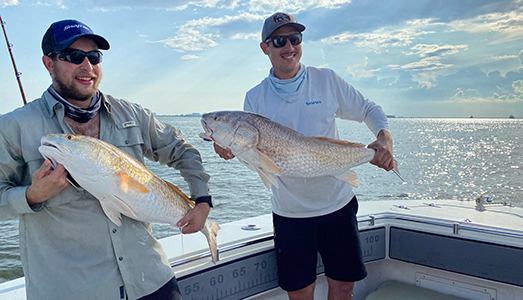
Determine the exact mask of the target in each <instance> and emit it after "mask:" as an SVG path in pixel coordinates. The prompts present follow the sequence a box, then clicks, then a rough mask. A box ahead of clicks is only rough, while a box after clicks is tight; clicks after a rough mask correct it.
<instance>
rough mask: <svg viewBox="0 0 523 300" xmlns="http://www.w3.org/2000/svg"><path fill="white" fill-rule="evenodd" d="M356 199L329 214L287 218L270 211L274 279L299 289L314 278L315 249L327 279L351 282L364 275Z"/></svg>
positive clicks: (284, 288) (288, 287) (286, 289)
mask: <svg viewBox="0 0 523 300" xmlns="http://www.w3.org/2000/svg"><path fill="white" fill-rule="evenodd" d="M357 212H358V201H357V200H356V197H354V198H353V199H352V200H351V201H350V202H349V204H347V205H346V206H345V207H343V208H342V209H340V210H338V211H336V212H333V213H331V214H328V215H325V216H320V217H312V218H287V217H282V216H279V215H276V214H274V213H273V223H274V247H275V248H276V258H277V262H278V283H279V285H280V287H281V288H282V289H283V290H285V291H289V292H291V291H297V290H301V289H303V288H305V287H307V286H308V285H310V284H311V283H313V282H314V281H316V263H317V259H318V258H317V253H318V252H319V253H320V255H321V258H322V261H323V265H324V266H325V275H326V276H327V277H329V278H331V279H334V280H338V281H345V282H354V281H358V280H361V279H363V278H365V277H366V276H367V271H366V269H365V265H364V264H363V258H362V252H361V245H360V239H359V232H358V221H357V219H356V213H357Z"/></svg>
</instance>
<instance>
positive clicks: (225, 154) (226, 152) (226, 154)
mask: <svg viewBox="0 0 523 300" xmlns="http://www.w3.org/2000/svg"><path fill="white" fill-rule="evenodd" d="M214 152H216V153H217V154H218V155H219V156H220V157H221V158H223V159H225V160H229V159H233V158H234V154H232V151H231V149H229V148H222V147H220V146H218V145H216V143H214Z"/></svg>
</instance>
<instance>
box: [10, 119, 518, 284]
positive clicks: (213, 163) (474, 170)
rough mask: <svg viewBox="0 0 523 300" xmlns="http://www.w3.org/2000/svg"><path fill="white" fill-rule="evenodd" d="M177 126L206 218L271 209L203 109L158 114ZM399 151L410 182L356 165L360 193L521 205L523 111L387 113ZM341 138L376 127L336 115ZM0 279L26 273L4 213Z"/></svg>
mask: <svg viewBox="0 0 523 300" xmlns="http://www.w3.org/2000/svg"><path fill="white" fill-rule="evenodd" d="M158 118H159V119H160V120H162V121H163V122H165V123H168V124H171V125H174V126H176V127H178V128H180V129H181V130H182V131H183V132H184V134H185V135H186V137H187V141H188V142H189V143H191V144H192V145H193V146H195V147H196V148H197V149H198V150H199V151H200V152H201V155H202V159H203V162H204V166H205V168H206V171H207V172H208V173H209V174H210V175H211V179H210V182H209V187H210V192H211V195H212V196H213V200H214V203H215V207H214V209H212V211H211V214H210V215H209V219H210V220H212V221H215V222H217V223H218V224H221V223H225V222H230V221H235V220H240V219H243V218H247V217H252V216H257V215H261V214H267V213H270V212H271V203H270V192H269V191H268V190H267V189H266V188H265V186H264V185H263V183H262V182H261V180H260V179H259V178H258V175H257V174H256V173H255V172H253V171H251V170H249V169H248V168H247V167H245V166H243V165H242V164H241V163H240V162H239V161H238V160H237V159H234V160H229V161H225V160H223V159H221V158H219V157H218V155H216V154H215V153H214V150H213V146H212V143H211V142H205V141H203V140H201V139H200V138H199V137H198V134H199V133H200V132H203V129H202V127H201V125H200V118H198V117H172V116H160V117H158ZM389 126H390V131H391V133H392V137H393V139H394V156H395V158H396V160H397V161H398V163H399V169H400V172H401V175H402V177H403V178H404V179H405V181H406V183H403V182H402V181H401V180H400V179H399V178H398V177H396V175H394V174H393V173H392V172H386V171H384V170H382V169H378V168H377V167H375V166H373V165H371V164H366V165H362V166H358V167H355V168H354V170H355V171H356V172H357V174H358V182H359V185H360V187H359V188H356V189H355V192H356V195H357V197H358V200H359V201H375V200H397V199H406V200H409V199H427V200H428V201H429V200H430V201H432V202H435V201H437V200H438V199H455V200H474V199H475V198H477V197H478V196H480V195H482V194H486V195H487V196H490V197H491V198H492V200H494V201H506V202H510V203H512V204H513V205H516V206H521V207H523V120H522V119H416V118H414V119H410V118H408V119H407V118H392V119H389ZM338 130H339V133H340V137H341V138H342V139H345V140H348V141H351V142H361V143H364V144H369V143H371V142H372V141H374V137H373V135H372V134H371V133H370V131H369V130H368V129H367V128H366V126H365V125H364V124H358V123H355V122H349V121H344V120H338ZM146 165H147V167H149V168H150V169H151V170H152V171H153V172H155V174H157V175H158V176H160V177H161V178H163V179H165V180H168V181H171V182H172V183H174V184H176V185H177V186H178V187H180V189H181V190H182V191H184V192H186V193H188V188H187V185H186V183H185V181H183V179H182V178H181V176H180V175H179V173H178V172H177V171H175V170H173V169H171V168H167V167H165V166H160V165H159V164H157V163H152V162H146ZM153 230H154V232H155V235H156V236H157V237H158V238H162V237H166V236H169V235H173V234H178V233H179V231H178V230H177V228H174V227H172V226H170V225H164V224H153ZM0 237H1V238H0V282H3V281H6V280H10V279H14V278H17V277H20V276H23V272H22V269H21V263H20V256H19V247H18V219H17V218H13V219H9V220H2V221H0Z"/></svg>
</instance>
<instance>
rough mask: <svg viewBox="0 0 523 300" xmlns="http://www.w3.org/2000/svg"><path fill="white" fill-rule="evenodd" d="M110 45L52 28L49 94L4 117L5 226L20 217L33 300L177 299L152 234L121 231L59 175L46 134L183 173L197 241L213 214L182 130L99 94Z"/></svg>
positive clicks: (47, 49)
mask: <svg viewBox="0 0 523 300" xmlns="http://www.w3.org/2000/svg"><path fill="white" fill-rule="evenodd" d="M108 49H109V43H108V42H107V40H106V39H105V38H103V37H102V36H100V35H97V34H95V33H94V32H93V31H92V30H91V28H89V27H88V26H87V25H85V24H83V23H81V22H79V21H76V20H62V21H58V22H55V23H53V24H52V25H51V26H50V27H49V29H48V30H47V31H46V33H45V35H44V37H43V40H42V51H43V58H42V61H43V63H44V66H45V67H46V69H47V70H48V71H49V74H50V75H51V78H52V85H51V86H50V87H49V88H48V89H47V90H46V91H45V92H44V93H43V95H42V97H41V98H39V99H36V100H34V101H32V102H30V103H28V104H27V105H25V106H24V107H22V108H19V109H16V110H15V111H12V112H10V113H8V114H5V115H3V116H2V117H0V128H2V130H1V131H0V218H1V219H6V218H10V217H14V216H18V217H19V223H20V256H21V260H22V266H23V269H24V274H25V281H26V292H27V299H30V300H32V299H54V300H56V299H64V300H65V299H68V300H69V299H86V300H87V299H181V297H180V292H179V289H178V286H177V283H176V279H175V278H174V273H173V271H172V269H171V267H170V266H169V262H168V259H167V257H166V255H165V253H164V251H163V249H162V246H161V244H160V243H159V242H158V241H157V240H156V239H155V238H154V237H153V235H152V231H151V227H150V224H144V223H142V222H139V221H136V220H133V219H130V218H127V217H125V216H122V225H121V226H120V227H117V226H116V225H114V224H113V223H112V222H111V221H110V220H109V219H108V218H107V217H106V216H105V214H104V212H103V210H102V208H101V206H100V203H99V201H98V200H97V199H95V198H94V197H93V196H92V195H90V194H89V193H87V192H86V191H84V190H82V189H77V188H76V187H74V186H72V185H71V184H70V183H69V182H68V180H67V171H66V170H65V169H64V167H63V166H62V165H57V166H55V168H52V167H51V162H50V161H49V160H44V159H43V158H42V156H41V155H40V153H39V152H38V147H39V145H40V138H41V137H42V136H43V135H45V134H49V133H71V134H82V135H88V136H91V137H95V138H99V139H101V140H104V141H106V142H109V143H111V144H113V145H115V146H117V147H119V148H120V149H122V150H123V151H125V152H127V153H128V154H130V155H131V156H133V157H134V158H136V159H138V160H139V161H141V162H142V163H143V161H144V157H147V158H148V159H150V160H154V161H159V162H160V163H161V164H167V165H168V166H171V167H176V169H178V170H180V173H181V174H182V176H184V177H185V180H186V181H187V182H188V184H189V188H190V191H191V198H192V199H194V200H195V202H196V203H197V205H196V206H195V208H194V209H192V210H191V211H189V213H187V215H186V216H185V217H184V218H183V219H182V220H180V222H179V226H181V225H186V226H185V227H183V229H182V232H183V233H191V232H197V231H199V230H200V229H201V228H202V227H203V224H204V222H205V220H206V218H207V215H208V214H209V211H210V207H212V202H211V197H210V196H209V194H208V186H207V182H208V180H209V175H208V174H207V173H205V171H204V168H203V166H202V161H201V157H200V154H199V152H198V151H197V150H196V149H195V148H194V147H192V146H191V145H189V144H187V143H185V140H184V137H183V134H182V133H181V132H180V130H179V129H177V128H175V127H173V126H170V125H168V124H164V123H161V122H159V121H158V120H156V119H155V117H154V114H153V113H152V112H150V111H149V110H147V109H144V108H142V107H141V106H140V105H138V104H134V103H131V102H128V101H126V100H122V99H115V98H113V97H111V96H109V95H105V94H103V93H102V92H101V91H100V90H98V85H99V83H100V81H101V79H102V67H101V61H102V57H103V55H102V52H101V51H100V50H108Z"/></svg>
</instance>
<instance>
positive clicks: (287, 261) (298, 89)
mask: <svg viewBox="0 0 523 300" xmlns="http://www.w3.org/2000/svg"><path fill="white" fill-rule="evenodd" d="M304 30H305V26H304V25H302V24H300V23H298V22H297V20H296V18H295V17H294V16H292V15H290V14H287V13H282V12H278V13H275V14H273V15H272V16H270V17H268V18H267V19H265V22H264V24H263V28H262V36H261V38H262V40H261V43H260V48H261V50H262V51H263V53H264V54H265V55H267V56H268V58H269V60H270V61H271V64H272V68H271V70H270V72H269V76H267V77H266V78H265V79H264V80H262V82H261V83H260V84H258V85H257V86H255V87H253V88H252V89H251V90H249V91H248V92H247V94H246V96H245V102H244V106H243V109H244V110H245V111H249V112H254V113H256V114H259V115H262V116H265V117H267V118H269V119H271V120H272V121H275V122H278V123H280V124H283V125H286V126H288V127H290V128H292V129H294V130H296V131H298V132H300V133H302V134H304V135H306V136H315V137H327V138H333V139H338V138H339V135H338V131H337V129H336V121H335V120H336V117H339V118H341V119H346V120H353V121H358V122H365V124H366V125H367V126H368V127H369V129H370V130H371V131H372V132H373V133H374V134H375V136H376V141H374V142H373V143H371V144H369V145H368V147H369V148H373V149H375V150H376V155H375V156H374V159H373V160H372V161H371V163H372V164H375V165H376V166H378V167H380V168H383V169H385V170H387V171H390V170H391V169H392V168H393V156H392V138H391V136H390V134H389V132H388V125H387V117H386V115H385V114H384V113H383V110H382V109H381V107H380V106H378V105H376V104H375V103H373V102H371V101H369V100H368V99H367V98H365V97H363V95H362V94H361V93H360V92H358V91H357V90H356V89H355V88H354V87H352V86H351V85H349V84H348V83H347V82H346V81H345V80H343V78H341V77H340V76H339V75H338V74H336V73H335V72H334V71H332V70H330V69H324V68H314V67H309V66H305V65H303V64H302V63H301V62H300V60H301V56H302V46H301V42H302V36H303V34H302V32H303V31H304ZM215 150H216V152H217V153H218V154H219V155H220V157H222V158H224V159H231V158H233V157H234V156H233V154H232V153H231V151H230V150H229V149H223V148H220V147H219V146H217V145H216V144H215ZM277 180H278V182H279V188H273V189H272V198H271V201H272V211H273V223H274V247H275V248H276V257H277V263H278V282H279V285H280V287H281V288H282V289H284V290H285V291H287V292H288V295H289V298H290V299H291V300H295V299H296V300H297V299H313V296H314V289H315V281H316V262H317V253H318V252H319V253H320V255H321V258H322V260H323V264H324V266H325V276H326V277H327V282H328V286H329V292H328V299H329V300H336V299H340V300H341V299H352V294H353V289H354V285H355V281H358V280H361V279H363V278H365V276H366V275H367V272H366V270H365V265H364V264H363V259H362V253H361V247H360V241H359V237H358V222H357V219H356V213H357V211H358V202H357V199H356V197H355V194H354V191H353V190H352V187H351V186H350V185H349V184H347V183H345V182H342V181H340V180H338V179H336V178H334V177H332V176H325V177H317V178H312V179H311V178H308V179H307V180H306V181H304V180H303V179H302V178H292V177H284V176H279V177H277Z"/></svg>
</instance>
